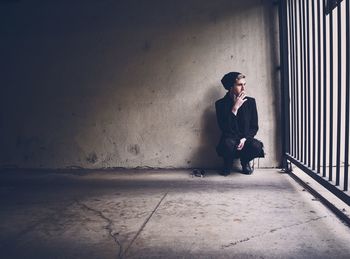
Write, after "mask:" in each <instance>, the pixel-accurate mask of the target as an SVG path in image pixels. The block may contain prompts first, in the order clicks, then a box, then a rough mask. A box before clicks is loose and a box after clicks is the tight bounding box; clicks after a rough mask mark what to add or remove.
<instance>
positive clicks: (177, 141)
mask: <svg viewBox="0 0 350 259" xmlns="http://www.w3.org/2000/svg"><path fill="white" fill-rule="evenodd" d="M275 11H276V10H275V7H274V6H273V5H272V1H268V0H266V1H260V0H245V1H232V0H219V1H211V0H207V1H202V0H201V1H199V0H186V1H185V0H179V1H170V0H166V1H163V0H154V1H126V0H125V1H109V0H104V1H48V2H46V1H13V2H12V3H11V1H8V2H7V3H6V1H5V3H4V2H3V3H1V4H0V22H1V39H0V41H1V52H2V53H1V61H0V62H1V67H2V73H4V74H3V76H1V79H0V80H1V88H2V93H1V112H2V114H1V132H2V133H1V136H0V146H1V153H2V155H1V166H2V167H4V166H15V167H26V168H41V167H42V168H66V167H75V166H77V167H84V168H102V167H138V166H140V167H162V168H163V167H164V168H169V167H197V166H202V167H218V166H220V165H221V160H220V159H219V158H218V157H217V156H216V153H215V145H216V143H217V141H218V138H219V131H218V128H217V125H216V118H215V110H214V102H215V100H216V99H218V98H220V97H221V96H223V95H224V94H225V91H224V89H223V88H222V87H221V85H220V79H221V77H222V76H223V74H225V73H226V72H229V71H232V70H238V71H242V72H243V73H245V74H246V75H247V77H248V78H247V83H248V90H247V91H248V94H249V95H251V96H254V97H255V98H256V100H257V105H258V109H259V121H260V131H259V133H258V138H260V139H261V140H263V142H264V143H265V146H266V148H265V149H266V152H267V157H266V158H265V159H261V160H260V167H275V166H278V164H279V161H278V160H279V155H278V154H279V142H280V140H279V134H278V133H277V132H278V127H277V126H276V125H277V116H276V114H278V111H277V108H276V107H277V106H278V102H276V100H278V99H276V97H278V91H277V88H278V85H277V84H276V82H277V81H276V80H277V76H278V72H277V70H276V66H277V64H276V62H275V54H274V52H273V50H274V49H276V46H275V45H276V42H275V36H276V35H275V33H276V32H275V24H274V15H275Z"/></svg>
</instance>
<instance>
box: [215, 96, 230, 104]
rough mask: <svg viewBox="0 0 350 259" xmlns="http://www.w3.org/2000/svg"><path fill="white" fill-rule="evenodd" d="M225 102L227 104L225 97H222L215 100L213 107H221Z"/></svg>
mask: <svg viewBox="0 0 350 259" xmlns="http://www.w3.org/2000/svg"><path fill="white" fill-rule="evenodd" d="M225 102H227V98H225V96H224V97H222V98H221V99H219V100H217V101H216V102H215V106H221V105H223V104H224V103H225Z"/></svg>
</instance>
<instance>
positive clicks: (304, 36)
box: [302, 0, 308, 165]
mask: <svg viewBox="0 0 350 259" xmlns="http://www.w3.org/2000/svg"><path fill="white" fill-rule="evenodd" d="M302 2H303V49H304V51H303V56H304V57H303V69H304V72H303V75H304V78H303V79H304V82H303V93H302V97H303V121H304V127H303V135H304V140H305V142H304V143H305V150H304V158H303V162H304V164H305V165H306V164H307V160H306V158H307V153H308V147H307V130H306V129H307V121H306V119H307V106H306V99H307V98H306V91H307V90H306V88H307V56H306V52H307V51H306V41H307V32H306V28H307V27H306V15H305V14H306V12H305V0H303V1H302Z"/></svg>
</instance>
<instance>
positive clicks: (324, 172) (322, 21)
mask: <svg viewBox="0 0 350 259" xmlns="http://www.w3.org/2000/svg"><path fill="white" fill-rule="evenodd" d="M279 8H280V9H279V11H280V15H279V21H280V46H281V64H282V65H281V72H282V74H281V80H282V120H283V122H282V123H283V147H282V148H283V153H284V166H287V164H288V161H289V162H291V163H292V164H294V165H296V166H297V167H299V168H300V169H301V170H303V171H304V172H305V173H307V174H308V175H310V176H311V177H313V178H314V179H315V180H317V181H318V182H319V183H320V184H322V185H323V186H324V187H326V188H327V189H328V190H330V191H331V192H332V193H334V194H335V195H337V196H338V197H339V198H340V199H342V200H343V201H344V202H345V203H347V204H348V205H350V196H349V192H348V189H349V115H350V114H349V109H350V100H349V91H350V89H349V88H350V82H349V80H350V78H349V75H350V65H349V55H350V54H349V53H350V40H349V30H350V22H349V11H350V7H349V0H343V1H342V0H325V1H323V0H281V1H280V6H279Z"/></svg>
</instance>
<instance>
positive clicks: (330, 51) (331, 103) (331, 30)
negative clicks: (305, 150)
mask: <svg viewBox="0 0 350 259" xmlns="http://www.w3.org/2000/svg"><path fill="white" fill-rule="evenodd" d="M329 59H330V60H329V154H328V155H329V175H328V180H329V181H333V11H331V12H330V13H329Z"/></svg>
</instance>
